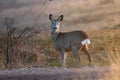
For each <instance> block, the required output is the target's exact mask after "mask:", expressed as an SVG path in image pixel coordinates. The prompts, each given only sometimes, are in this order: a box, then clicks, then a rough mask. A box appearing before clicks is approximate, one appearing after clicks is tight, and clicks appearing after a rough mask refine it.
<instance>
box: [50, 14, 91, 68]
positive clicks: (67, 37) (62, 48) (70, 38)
mask: <svg viewBox="0 0 120 80" xmlns="http://www.w3.org/2000/svg"><path fill="white" fill-rule="evenodd" d="M49 20H50V21H51V38H52V41H53V43H54V47H55V49H56V50H57V51H58V52H59V53H60V54H61V59H62V67H65V63H66V57H67V52H69V51H72V52H73V54H74V56H75V59H76V62H77V65H80V61H81V60H80V56H79V55H78V52H79V51H85V52H86V54H87V56H88V59H89V65H91V57H90V54H89V52H88V45H89V44H90V39H89V38H88V35H87V34H86V33H85V32H83V31H72V32H60V31H59V30H60V26H61V21H62V20H63V15H61V16H59V17H58V18H57V19H53V16H52V14H50V15H49Z"/></svg>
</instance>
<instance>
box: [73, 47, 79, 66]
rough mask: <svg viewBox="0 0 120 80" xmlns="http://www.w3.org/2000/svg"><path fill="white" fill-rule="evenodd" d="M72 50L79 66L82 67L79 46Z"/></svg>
mask: <svg viewBox="0 0 120 80" xmlns="http://www.w3.org/2000/svg"><path fill="white" fill-rule="evenodd" d="M72 52H73V55H74V57H75V59H76V64H77V66H78V67H80V63H81V59H80V57H79V54H78V52H79V49H78V48H77V47H72Z"/></svg>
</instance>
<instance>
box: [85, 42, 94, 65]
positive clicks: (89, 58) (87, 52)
mask: <svg viewBox="0 0 120 80" xmlns="http://www.w3.org/2000/svg"><path fill="white" fill-rule="evenodd" d="M84 51H85V52H86V54H87V57H88V60H89V65H91V61H92V60H91V56H90V53H89V49H88V45H87V44H86V45H85V47H84Z"/></svg>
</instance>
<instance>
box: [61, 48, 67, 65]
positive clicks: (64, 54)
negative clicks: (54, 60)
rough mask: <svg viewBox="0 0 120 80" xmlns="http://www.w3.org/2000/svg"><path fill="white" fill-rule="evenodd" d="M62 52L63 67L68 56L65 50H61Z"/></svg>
mask: <svg viewBox="0 0 120 80" xmlns="http://www.w3.org/2000/svg"><path fill="white" fill-rule="evenodd" d="M60 54H61V60H62V67H65V64H66V58H67V53H65V51H64V50H61V51H60Z"/></svg>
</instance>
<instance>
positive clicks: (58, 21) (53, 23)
mask: <svg viewBox="0 0 120 80" xmlns="http://www.w3.org/2000/svg"><path fill="white" fill-rule="evenodd" d="M49 20H50V21H51V29H52V31H54V32H59V29H60V25H61V21H62V20H63V15H60V16H59V17H58V18H57V19H54V18H53V15H52V14H50V15H49Z"/></svg>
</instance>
